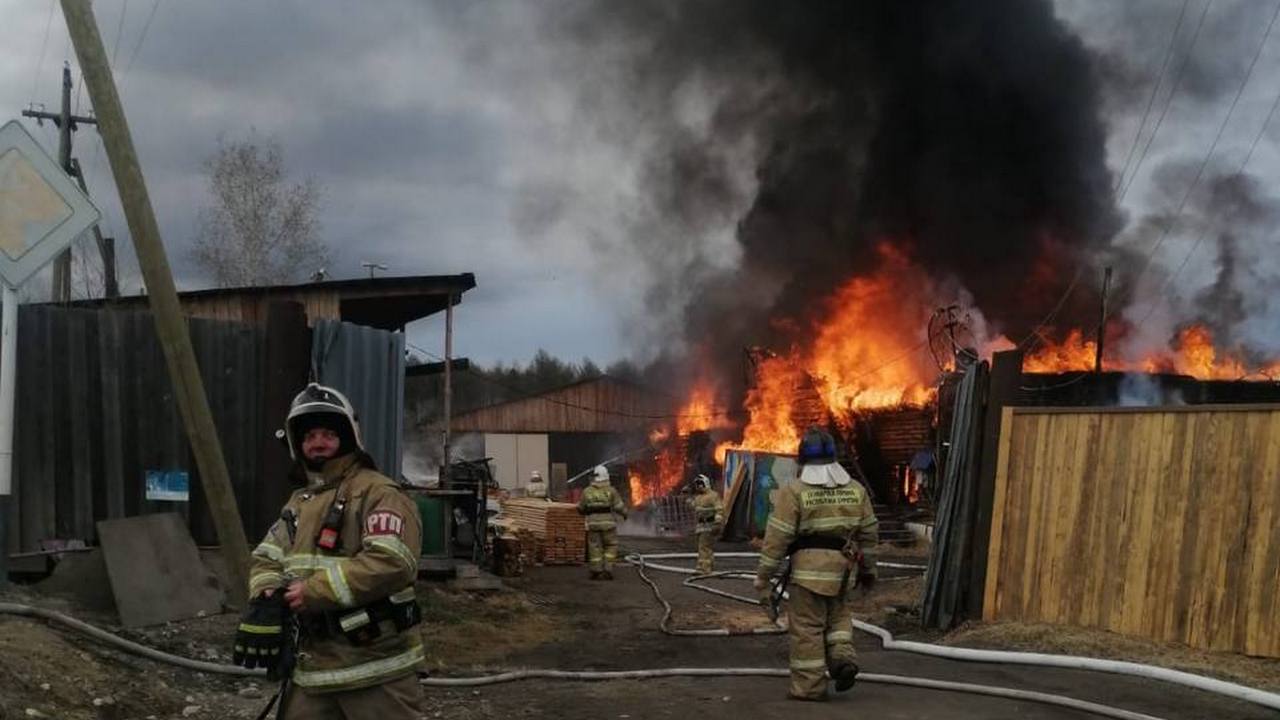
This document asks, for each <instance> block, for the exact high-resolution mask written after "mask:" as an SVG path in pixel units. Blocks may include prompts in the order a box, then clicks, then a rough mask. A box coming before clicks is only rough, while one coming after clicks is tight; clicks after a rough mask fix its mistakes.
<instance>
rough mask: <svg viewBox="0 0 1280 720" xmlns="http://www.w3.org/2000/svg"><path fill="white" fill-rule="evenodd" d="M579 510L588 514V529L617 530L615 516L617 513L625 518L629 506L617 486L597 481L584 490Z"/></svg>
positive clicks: (579, 501) (579, 502)
mask: <svg viewBox="0 0 1280 720" xmlns="http://www.w3.org/2000/svg"><path fill="white" fill-rule="evenodd" d="M578 512H580V513H582V514H583V515H585V516H586V519H587V530H615V529H617V527H618V522H617V521H616V520H615V519H614V517H613V516H614V514H615V513H617V514H618V515H621V516H622V517H624V518H625V517H626V516H627V506H626V504H625V503H623V502H622V495H620V494H619V493H618V491H617V489H616V488H614V487H613V486H612V485H610V484H609V483H608V482H598V481H597V482H592V483H591V484H590V485H588V486H587V488H586V489H585V490H583V491H582V497H581V498H580V499H579V500H578Z"/></svg>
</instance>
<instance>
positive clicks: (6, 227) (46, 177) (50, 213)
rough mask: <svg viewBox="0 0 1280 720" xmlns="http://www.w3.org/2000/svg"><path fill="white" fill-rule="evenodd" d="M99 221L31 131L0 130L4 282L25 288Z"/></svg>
mask: <svg viewBox="0 0 1280 720" xmlns="http://www.w3.org/2000/svg"><path fill="white" fill-rule="evenodd" d="M99 217H101V215H100V213H99V212H98V209H97V208H96V207H94V206H93V203H91V202H89V198H87V197H85V194H84V193H83V192H81V191H80V188H78V187H76V184H75V183H74V182H72V181H71V178H70V177H68V176H67V174H66V173H65V172H63V171H62V168H60V167H58V164H57V163H56V162H54V161H53V158H51V157H49V155H48V153H46V152H45V151H44V150H43V149H42V148H41V147H40V146H39V145H38V144H36V141H35V139H34V138H32V137H31V134H30V133H28V132H27V130H26V128H24V127H22V125H21V124H20V123H19V122H18V121H16V120H10V121H9V122H8V123H6V124H5V126H4V127H2V128H0V280H3V281H4V282H5V283H7V284H8V285H9V286H10V287H14V288H16V287H18V286H20V285H21V284H22V283H24V282H26V280H27V279H28V278H30V277H31V276H32V275H34V274H36V273H37V272H39V271H40V268H43V267H44V266H45V265H48V264H49V263H50V262H52V261H53V259H54V258H55V257H57V255H58V253H60V252H62V251H63V250H64V249H66V248H67V246H68V245H70V244H71V243H72V242H74V241H75V239H76V238H77V237H79V236H80V233H82V232H84V231H85V230H88V229H89V228H91V227H93V224H94V223H96V222H98V218H99Z"/></svg>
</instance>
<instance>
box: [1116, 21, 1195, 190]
mask: <svg viewBox="0 0 1280 720" xmlns="http://www.w3.org/2000/svg"><path fill="white" fill-rule="evenodd" d="M1190 4H1191V0H1182V9H1181V10H1180V11H1178V22H1177V23H1175V24H1174V26H1173V34H1172V35H1170V36H1169V47H1168V48H1167V49H1166V50H1165V53H1164V62H1162V63H1161V64H1160V72H1159V73H1157V74H1156V82H1155V85H1153V86H1152V87H1151V94H1150V95H1149V96H1147V108H1146V109H1145V110H1143V111H1142V120H1141V121H1140V122H1139V123H1138V130H1137V132H1135V133H1134V134H1133V144H1131V145H1130V146H1129V154H1128V155H1127V156H1126V157H1125V159H1124V167H1123V168H1121V170H1120V175H1119V177H1117V178H1116V185H1115V187H1113V188H1112V189H1111V191H1112V192H1113V193H1114V192H1116V191H1118V190H1119V189H1120V186H1121V185H1123V184H1124V179H1125V176H1127V175H1128V174H1129V166H1130V164H1131V163H1132V162H1133V154H1134V153H1135V152H1137V150H1138V141H1139V140H1140V139H1141V138H1142V129H1143V128H1145V127H1146V126H1147V118H1148V117H1150V116H1151V108H1152V106H1154V105H1155V100H1156V95H1157V94H1159V92H1160V86H1161V85H1163V84H1164V78H1165V74H1166V72H1167V71H1168V69H1169V62H1170V61H1171V60H1173V48H1174V47H1175V46H1176V45H1177V40H1178V32H1179V31H1180V30H1182V21H1183V20H1184V19H1185V18H1186V16H1187V6H1188V5H1190Z"/></svg>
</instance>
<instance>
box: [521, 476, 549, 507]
mask: <svg viewBox="0 0 1280 720" xmlns="http://www.w3.org/2000/svg"><path fill="white" fill-rule="evenodd" d="M524 493H525V496H526V497H531V498H537V499H539V500H546V499H547V481H546V480H543V479H542V473H540V472H538V471H537V470H534V471H533V472H531V473H529V484H528V485H526V486H525V489H524Z"/></svg>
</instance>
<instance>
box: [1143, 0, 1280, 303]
mask: <svg viewBox="0 0 1280 720" xmlns="http://www.w3.org/2000/svg"><path fill="white" fill-rule="evenodd" d="M1278 16H1280V4H1278V5H1277V6H1276V14H1275V15H1273V16H1272V17H1271V22H1272V24H1274V23H1275V21H1276V17H1278ZM1267 30H1268V32H1270V30H1271V26H1270V25H1268V26H1267ZM1254 59H1255V61H1256V59H1257V58H1256V57H1255V58H1254ZM1277 108H1280V92H1277V93H1276V97H1275V100H1273V101H1272V102H1271V109H1270V110H1269V111H1268V112H1267V117H1266V119H1265V120H1263V122H1262V127H1260V128H1259V129H1258V134H1257V135H1254V137H1253V142H1252V143H1250V145H1249V152H1248V153H1246V154H1245V156H1244V160H1243V161H1241V163H1240V167H1239V168H1238V169H1237V170H1236V172H1235V174H1234V175H1232V176H1231V177H1232V179H1237V178H1240V177H1242V176H1243V175H1244V172H1245V170H1246V169H1247V168H1248V167H1249V163H1250V161H1252V160H1253V154H1254V152H1256V151H1257V149H1258V145H1259V143H1261V142H1262V138H1263V137H1264V136H1265V135H1266V134H1267V128H1268V127H1270V125H1271V120H1272V119H1273V118H1274V117H1275V114H1276V109H1277ZM1208 236H1209V229H1208V228H1205V230H1204V231H1203V232H1201V233H1200V235H1199V237H1197V238H1196V241H1195V242H1194V243H1192V245H1191V248H1190V249H1189V250H1188V251H1187V254H1186V255H1185V256H1183V258H1182V262H1181V263H1179V264H1178V267H1177V269H1176V270H1174V272H1173V274H1171V275H1170V276H1169V277H1167V278H1165V281H1164V283H1163V284H1162V285H1161V286H1160V290H1159V291H1158V292H1157V293H1156V297H1157V298H1160V297H1163V296H1164V294H1165V291H1166V290H1168V288H1169V286H1170V285H1172V284H1173V281H1174V280H1176V279H1177V277H1178V276H1179V275H1181V274H1182V271H1183V270H1184V269H1186V267H1187V263H1188V262H1190V260H1191V258H1192V256H1194V255H1195V253H1196V251H1197V250H1199V249H1200V246H1201V245H1202V244H1203V243H1204V239H1205V238H1206V237H1208ZM1156 307H1157V303H1156V302H1152V303H1151V306H1150V307H1149V308H1148V310H1147V313H1146V315H1144V316H1143V317H1142V320H1141V321H1139V322H1138V325H1144V324H1146V322H1147V321H1148V320H1150V319H1151V316H1152V315H1154V314H1155V311H1156Z"/></svg>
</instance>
